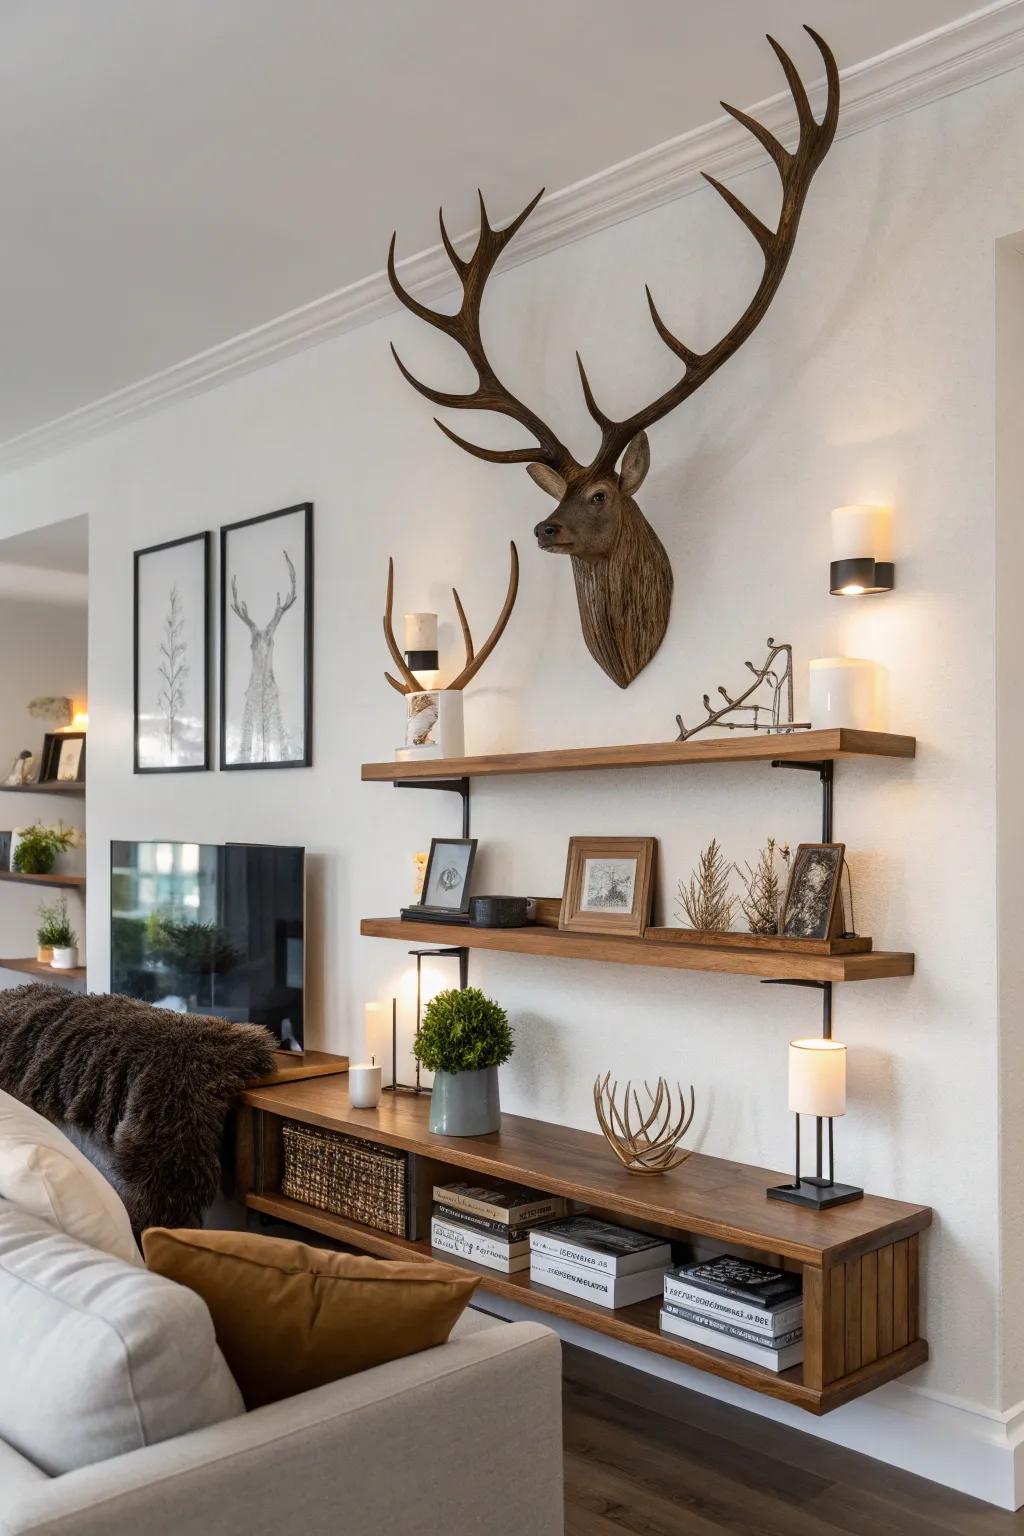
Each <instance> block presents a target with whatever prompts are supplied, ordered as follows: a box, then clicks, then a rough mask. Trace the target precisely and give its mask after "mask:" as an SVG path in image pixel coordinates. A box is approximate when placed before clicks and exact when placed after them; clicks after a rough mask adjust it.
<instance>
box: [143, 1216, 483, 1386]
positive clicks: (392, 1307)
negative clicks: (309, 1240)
mask: <svg viewBox="0 0 1024 1536" xmlns="http://www.w3.org/2000/svg"><path fill="white" fill-rule="evenodd" d="M142 1249H143V1252H144V1253H145V1256H146V1265H147V1267H148V1268H149V1269H151V1270H153V1271H154V1272H155V1273H156V1274H158V1275H166V1276H167V1278H168V1279H170V1280H176V1281H177V1282H178V1283H179V1284H180V1285H185V1286H187V1287H188V1288H189V1290H191V1291H195V1293H196V1294H197V1295H198V1296H201V1297H202V1299H203V1300H204V1301H205V1302H206V1305H207V1306H208V1307H209V1309H210V1315H211V1316H212V1318H213V1326H214V1330H215V1331H216V1335H217V1343H218V1344H219V1345H220V1347H221V1350H222V1352H223V1354H224V1357H225V1359H226V1360H227V1362H228V1365H229V1367H230V1369H231V1372H232V1375H233V1376H234V1378H235V1380H236V1381H237V1383H238V1385H239V1388H240V1389H241V1393H242V1397H243V1398H244V1399H245V1406H246V1407H247V1408H259V1407H261V1406H262V1405H263V1404H264V1403H274V1402H278V1401H279V1400H280V1399H281V1398H285V1397H294V1396H295V1395H296V1394H297V1393H299V1392H307V1391H309V1390H310V1388H312V1387H322V1386H324V1385H325V1384H326V1383H327V1382H329V1381H337V1380H338V1379H339V1378H340V1377H342V1376H352V1375H354V1374H355V1373H356V1372H357V1371H365V1370H368V1369H369V1368H370V1367H371V1366H374V1365H383V1364H384V1362H385V1361H387V1360H399V1359H401V1358H402V1357H403V1356H404V1355H413V1354H416V1353H417V1352H418V1351H419V1350H421V1349H432V1348H433V1347H434V1346H435V1345H436V1344H443V1343H444V1342H445V1340H446V1339H447V1338H448V1335H449V1334H450V1333H451V1330H452V1328H453V1327H454V1325H455V1323H456V1321H457V1320H458V1318H459V1316H460V1314H461V1313H462V1311H463V1309H464V1308H465V1307H466V1305H467V1303H468V1302H469V1299H470V1297H471V1296H472V1294H473V1292H474V1291H475V1290H476V1287H477V1285H478V1284H479V1281H478V1280H477V1278H476V1277H475V1276H472V1275H466V1276H462V1275H459V1274H458V1273H456V1271H455V1270H454V1269H451V1268H449V1267H448V1265H446V1264H438V1263H434V1262H433V1261H430V1262H425V1263H415V1262H413V1263H396V1262H392V1261H391V1260H387V1259H370V1258H363V1257H362V1256H360V1255H356V1254H350V1253H334V1252H330V1251H328V1250H326V1249H323V1248H312V1247H310V1246H308V1245H307V1244H306V1243H295V1242H291V1241H289V1240H287V1239H284V1238H278V1237H262V1236H258V1235H256V1234H255V1233H248V1232H208V1231H191V1230H172V1229H170V1228H167V1227H151V1228H150V1229H149V1230H148V1231H147V1232H144V1233H143V1237H142Z"/></svg>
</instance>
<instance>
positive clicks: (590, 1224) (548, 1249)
mask: <svg viewBox="0 0 1024 1536" xmlns="http://www.w3.org/2000/svg"><path fill="white" fill-rule="evenodd" d="M671 1262H672V1249H671V1248H670V1247H669V1245H668V1243H666V1242H663V1241H662V1239H661V1238H660V1237H651V1235H650V1233H648V1232H631V1231H629V1229H628V1228H626V1227H615V1226H612V1225H611V1223H610V1222H607V1221H598V1220H597V1218H596V1217H593V1216H569V1217H567V1218H566V1219H565V1220H564V1221H551V1222H548V1223H547V1224H546V1225H545V1226H543V1227H538V1228H537V1229H536V1230H535V1231H533V1232H531V1233H530V1279H531V1280H536V1281H538V1282H539V1283H540V1284H541V1285H548V1286H550V1287H551V1289H552V1290H555V1291H567V1292H568V1293H569V1294H570V1295H572V1296H582V1297H584V1298H585V1299H586V1300H587V1301H594V1302H596V1303H597V1305H598V1306H599V1307H629V1306H632V1305H633V1303H634V1302H636V1301H646V1300H647V1298H648V1297H649V1296H659V1295H660V1294H661V1290H662V1285H663V1283H664V1279H665V1270H666V1269H667V1268H668V1266H669V1265H670V1264H671Z"/></svg>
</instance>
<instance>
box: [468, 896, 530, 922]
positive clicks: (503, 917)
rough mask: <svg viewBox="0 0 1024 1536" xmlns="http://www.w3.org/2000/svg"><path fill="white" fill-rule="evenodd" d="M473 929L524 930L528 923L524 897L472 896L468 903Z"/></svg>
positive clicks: (525, 898)
mask: <svg viewBox="0 0 1024 1536" xmlns="http://www.w3.org/2000/svg"><path fill="white" fill-rule="evenodd" d="M469 921H470V922H471V923H472V925H473V927H474V928H525V927H526V925H527V923H528V922H529V921H530V916H529V900H528V898H527V897H525V896H474V897H473V899H472V900H471V901H470V903H469Z"/></svg>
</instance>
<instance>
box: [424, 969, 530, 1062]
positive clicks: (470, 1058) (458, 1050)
mask: <svg viewBox="0 0 1024 1536" xmlns="http://www.w3.org/2000/svg"><path fill="white" fill-rule="evenodd" d="M514 1049H515V1042H514V1040H513V1037H512V1029H511V1026H510V1024H509V1022H508V1014H507V1013H506V1012H505V1010H504V1008H502V1007H501V1005H500V1004H499V1003H495V1002H493V1001H492V1000H491V998H489V997H485V996H484V994H483V993H482V992H481V991H480V988H479V987H466V988H465V989H464V990H463V991H461V992H460V991H458V990H457V989H452V990H450V991H448V992H439V993H438V994H437V996H436V997H435V998H432V999H431V1001H430V1002H429V1003H428V1004H427V1007H426V1011H425V1012H424V1015H423V1022H422V1024H421V1025H420V1028H419V1032H418V1034H417V1035H416V1038H415V1040H414V1041H413V1044H412V1050H413V1055H414V1056H415V1057H416V1059H417V1061H418V1062H419V1063H420V1065H421V1066H423V1067H426V1069H427V1071H428V1072H480V1071H482V1070H483V1069H484V1068H485V1067H500V1066H502V1065H503V1064H504V1063H505V1062H506V1061H508V1059H509V1057H510V1056H511V1055H512V1052H513V1050H514Z"/></svg>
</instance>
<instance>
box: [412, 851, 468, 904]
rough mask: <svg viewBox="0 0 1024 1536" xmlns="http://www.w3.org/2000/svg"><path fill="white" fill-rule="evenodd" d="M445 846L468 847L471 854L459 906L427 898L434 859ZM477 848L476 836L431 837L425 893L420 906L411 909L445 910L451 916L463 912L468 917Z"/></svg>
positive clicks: (425, 876) (424, 877) (424, 886)
mask: <svg viewBox="0 0 1024 1536" xmlns="http://www.w3.org/2000/svg"><path fill="white" fill-rule="evenodd" d="M445 848H468V849H469V854H468V857H467V859H466V873H465V874H464V875H463V877H462V897H461V900H460V902H459V905H458V906H445V905H443V904H442V903H438V902H435V903H433V904H430V903H428V902H427V899H426V897H427V892H428V891H429V890H430V879H431V874H432V871H433V868H434V861H435V859H436V858H437V855H438V851H439V850H443V849H445ZM476 848H477V839H476V838H475V837H433V838H431V840H430V855H429V857H428V859H427V868H426V871H425V873H424V876H423V895H422V897H421V899H420V902H419V906H418V908H415V909H410V910H419V911H422V912H424V913H426V914H428V915H429V914H430V913H431V912H443V913H446V914H447V915H449V916H455V915H456V914H461V915H463V916H465V917H468V916H469V901H470V896H469V890H470V886H471V884H472V881H473V864H474V862H475V860H476Z"/></svg>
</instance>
